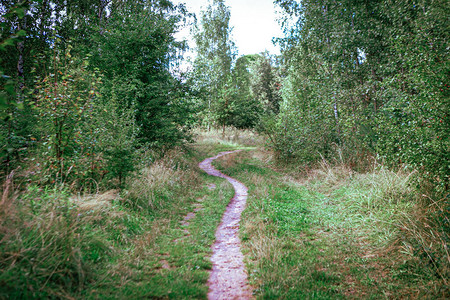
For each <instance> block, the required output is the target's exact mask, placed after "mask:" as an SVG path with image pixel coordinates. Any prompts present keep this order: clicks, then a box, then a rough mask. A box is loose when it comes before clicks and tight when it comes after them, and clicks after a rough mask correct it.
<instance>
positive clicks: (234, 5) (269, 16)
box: [172, 0, 282, 55]
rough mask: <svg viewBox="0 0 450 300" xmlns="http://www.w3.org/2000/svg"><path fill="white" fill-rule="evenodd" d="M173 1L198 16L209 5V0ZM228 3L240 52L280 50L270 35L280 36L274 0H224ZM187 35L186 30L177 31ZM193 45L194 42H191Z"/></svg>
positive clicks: (276, 52) (275, 51)
mask: <svg viewBox="0 0 450 300" xmlns="http://www.w3.org/2000/svg"><path fill="white" fill-rule="evenodd" d="M172 2H173V3H175V4H178V3H185V4H186V7H187V8H188V10H189V11H190V12H193V13H195V14H196V15H197V19H199V17H200V11H201V10H202V8H203V9H205V8H206V7H207V6H208V0H172ZM225 4H226V5H227V6H228V7H230V11H231V20H230V25H231V26H232V27H233V31H232V35H233V40H234V42H235V43H236V46H237V48H238V51H239V55H244V54H255V53H260V52H263V51H264V50H268V51H269V52H270V53H271V54H279V53H280V50H279V48H278V47H277V46H274V45H273V44H272V38H273V37H281V36H282V33H281V29H280V26H279V25H278V23H277V21H276V18H277V14H276V11H275V8H274V5H273V0H225ZM179 35H180V36H185V38H188V37H187V35H188V31H187V30H186V31H183V32H182V33H180V34H179ZM191 46H194V45H191Z"/></svg>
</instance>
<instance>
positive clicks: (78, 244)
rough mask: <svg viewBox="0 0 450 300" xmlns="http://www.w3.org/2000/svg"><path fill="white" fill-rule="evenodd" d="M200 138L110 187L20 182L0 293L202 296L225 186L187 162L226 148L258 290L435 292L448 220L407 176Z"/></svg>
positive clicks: (441, 283)
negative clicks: (90, 189) (276, 157)
mask: <svg viewBox="0 0 450 300" xmlns="http://www.w3.org/2000/svg"><path fill="white" fill-rule="evenodd" d="M201 134H202V135H201V136H199V137H198V142H197V144H196V145H194V146H193V147H191V148H188V149H184V150H180V149H179V150H177V151H173V152H170V153H168V154H167V155H165V157H164V158H162V159H160V160H158V161H156V162H154V163H153V164H152V165H150V166H146V167H143V168H142V169H141V170H140V171H139V172H137V173H136V174H135V176H134V177H132V178H130V181H129V182H128V183H127V188H126V189H124V190H122V191H120V192H119V191H116V190H110V191H105V192H104V193H101V194H99V195H82V196H80V195H74V194H73V193H72V192H73V191H70V190H69V189H68V188H67V187H39V186H35V185H30V186H28V187H27V189H26V191H24V192H22V193H20V194H16V195H15V196H14V197H10V198H9V199H8V201H6V202H5V203H2V206H1V207H0V208H1V209H0V240H1V243H0V298H13V299H42V298H76V299H99V298H101V299H125V298H131V299H142V298H162V299H167V298H173V299H193V298H194V299H205V298H206V295H207V291H208V290H207V289H208V288H207V286H206V282H207V279H208V275H209V274H208V270H209V269H210V268H211V262H210V260H209V257H210V255H211V245H212V243H213V241H214V233H215V230H216V228H217V226H218V224H219V222H220V219H221V216H222V214H223V212H224V210H225V207H226V205H227V204H228V201H229V199H230V198H231V196H232V194H233V190H232V187H231V185H230V184H228V183H227V182H226V181H225V180H222V179H219V178H215V177H211V176H208V175H207V174H206V173H204V172H203V171H201V170H200V169H199V168H198V167H197V164H198V162H200V161H201V160H203V159H204V158H206V157H209V156H212V155H216V154H217V153H218V152H221V151H228V150H235V149H242V150H245V151H242V152H239V153H234V154H230V155H227V156H224V157H222V158H220V159H218V160H216V161H215V164H216V166H218V168H219V169H222V170H223V172H224V173H226V174H227V175H230V176H232V177H236V178H237V179H240V180H241V181H242V182H243V183H245V184H246V185H247V186H248V187H249V198H248V202H247V208H246V210H245V211H244V213H243V219H242V221H241V232H240V234H241V239H242V241H243V245H244V248H243V252H244V254H245V257H246V263H247V268H248V273H249V277H250V282H251V284H252V285H253V286H254V287H255V294H256V296H257V297H258V298H261V299H348V298H354V299H359V298H364V299H379V298H383V297H386V298H446V296H445V295H448V288H447V287H446V285H445V280H446V279H445V278H446V277H447V278H448V276H447V275H448V262H447V260H446V259H448V256H445V251H443V249H445V246H444V245H446V244H445V243H446V242H445V241H446V238H447V239H448V231H447V233H446V230H445V229H443V230H441V231H439V230H437V229H436V228H438V229H439V228H445V227H444V225H439V226H440V227H439V226H437V225H436V224H446V223H445V222H446V220H447V221H448V217H447V216H446V215H445V210H443V209H441V207H443V206H441V204H442V203H445V202H443V201H440V202H436V203H433V204H432V205H428V204H427V205H426V206H424V205H423V203H420V202H419V201H417V197H416V196H415V194H416V193H417V191H415V190H414V189H413V188H412V187H411V186H410V185H409V184H408V176H409V175H410V174H403V173H401V172H399V173H394V172H391V171H388V170H387V169H385V168H383V167H380V166H377V167H376V168H374V169H373V170H372V172H369V173H366V174H357V173H354V172H352V171H351V170H349V169H348V168H346V167H345V166H337V167H330V166H328V165H327V164H323V165H322V167H321V168H318V169H317V170H312V171H310V172H309V173H308V174H306V175H304V176H300V175H299V174H297V173H295V172H292V171H289V170H287V169H276V168H275V167H276V166H275V165H273V160H272V156H271V155H270V153H268V152H264V151H261V150H257V149H256V148H255V147H254V146H255V144H256V143H257V141H258V138H257V137H255V136H254V135H252V134H251V133H246V134H245V135H242V136H240V137H239V136H236V134H235V132H234V131H229V132H227V136H226V138H225V140H223V139H220V138H217V137H215V136H214V135H215V134H217V133H214V132H213V133H211V132H209V133H201ZM211 184H214V185H215V186H216V188H215V189H210V188H208V186H209V185H211ZM438 204H439V205H438ZM424 207H425V208H426V209H428V210H433V211H435V212H438V213H437V214H434V215H433V214H431V213H430V212H429V211H424V209H425V208H424ZM194 211H195V216H193V217H192V218H191V219H190V220H188V221H187V223H182V222H183V221H184V217H185V216H186V215H188V213H190V212H194ZM447 211H448V210H447Z"/></svg>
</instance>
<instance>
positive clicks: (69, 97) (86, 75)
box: [33, 48, 101, 182]
mask: <svg viewBox="0 0 450 300" xmlns="http://www.w3.org/2000/svg"><path fill="white" fill-rule="evenodd" d="M69 49H70V48H69ZM54 60H55V64H54V67H53V68H52V69H50V70H49V73H48V74H47V75H46V76H45V77H44V78H41V79H39V80H38V82H37V85H36V90H37V93H36V95H35V97H34V101H33V108H34V111H35V112H36V114H37V116H38V122H39V127H37V129H38V130H37V131H36V134H37V135H38V136H39V137H40V142H41V143H42V144H41V145H42V147H43V148H44V149H45V150H42V152H41V155H42V156H43V157H42V159H43V163H44V164H45V169H46V171H47V174H46V175H47V176H48V180H53V182H55V181H56V182H64V181H65V180H66V177H67V176H68V175H69V173H70V172H71V171H72V169H73V168H75V169H77V167H80V166H79V165H78V164H77V161H78V160H80V159H82V158H83V156H89V155H91V156H92V155H95V153H90V152H89V150H90V149H91V148H92V145H89V144H86V143H85V142H87V143H90V142H89V141H86V140H87V139H86V138H84V137H83V135H86V134H89V132H82V131H81V127H80V126H81V124H82V123H84V122H87V121H88V120H89V119H91V118H93V117H94V116H93V112H94V108H93V106H94V102H95V100H96V98H97V97H98V96H99V92H98V88H99V87H98V86H99V84H100V80H101V77H100V75H99V74H98V72H91V71H90V70H88V68H87V67H88V63H87V60H84V61H80V60H77V59H75V58H73V57H72V56H71V55H70V50H67V51H66V52H65V53H63V54H59V53H55V57H54ZM74 171H75V170H74Z"/></svg>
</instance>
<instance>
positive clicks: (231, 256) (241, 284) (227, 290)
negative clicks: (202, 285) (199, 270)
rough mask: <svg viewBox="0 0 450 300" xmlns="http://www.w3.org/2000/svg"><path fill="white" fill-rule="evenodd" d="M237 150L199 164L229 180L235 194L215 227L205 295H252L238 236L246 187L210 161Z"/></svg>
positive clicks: (223, 297)
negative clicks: (207, 287) (220, 170)
mask: <svg viewBox="0 0 450 300" xmlns="http://www.w3.org/2000/svg"><path fill="white" fill-rule="evenodd" d="M238 151H240V150H237V151H228V152H221V153H219V154H218V155H216V156H214V157H210V158H207V159H205V160H204V161H202V162H201V163H200V164H199V167H200V168H201V169H202V170H204V171H205V172H206V173H208V174H209V175H212V176H217V177H221V178H225V179H226V180H228V181H229V182H230V183H231V184H232V185H233V187H234V190H235V194H234V197H233V198H232V199H231V200H230V203H229V204H228V206H227V209H226V211H225V213H224V215H223V217H222V221H221V223H220V225H219V227H218V228H217V231H216V241H215V243H214V245H213V246H212V251H213V254H212V257H211V261H212V263H213V267H212V270H211V273H210V276H209V280H208V286H209V292H208V299H214V300H215V299H227V300H228V299H253V296H252V288H251V287H250V286H249V284H248V279H247V278H248V276H247V271H246V270H245V265H244V256H243V255H242V252H241V248H240V247H241V241H240V239H239V236H238V231H239V221H240V220H241V213H242V211H243V210H244V208H245V203H246V201H247V190H248V189H247V187H246V186H245V185H244V184H242V183H241V182H239V181H237V180H236V179H234V178H232V177H229V176H227V175H225V174H222V173H221V172H219V171H218V170H216V169H214V167H213V166H212V165H211V163H212V161H213V160H215V159H217V158H219V157H221V156H224V155H227V154H230V153H234V152H238Z"/></svg>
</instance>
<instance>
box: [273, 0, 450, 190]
mask: <svg viewBox="0 0 450 300" xmlns="http://www.w3.org/2000/svg"><path fill="white" fill-rule="evenodd" d="M276 3H277V4H278V5H279V6H280V7H281V8H282V9H283V10H284V11H285V17H286V22H284V24H286V26H285V28H284V29H285V34H286V37H285V38H284V39H282V40H280V42H281V44H282V46H283V47H284V53H283V56H284V60H285V65H284V68H285V70H286V76H285V79H284V82H283V89H282V97H283V104H282V105H281V112H280V115H279V120H278V122H277V127H276V130H275V131H277V132H278V134H277V135H276V137H275V138H274V144H275V147H276V149H277V151H278V152H279V154H280V156H282V157H292V158H295V159H300V160H301V161H303V162H306V163H308V162H309V163H311V162H315V161H316V160H317V158H318V157H319V156H323V157H325V158H327V157H328V158H329V157H332V156H333V152H334V150H333V149H334V148H336V147H335V145H338V146H339V147H338V148H339V149H342V151H343V159H344V160H345V161H346V162H348V163H350V164H351V165H352V166H354V167H356V166H357V165H358V164H359V163H360V162H361V161H362V160H363V157H365V156H366V155H367V153H369V152H372V153H377V154H381V155H382V156H383V157H384V158H386V159H387V161H388V163H389V164H391V165H397V164H402V163H405V164H407V165H409V166H410V167H412V168H417V169H420V170H421V172H422V174H423V178H430V179H431V178H432V179H431V180H432V181H434V182H435V183H436V187H437V188H438V189H439V190H440V191H445V190H448V185H449V177H448V174H449V165H448V159H449V156H448V153H449V140H450V138H449V136H448V132H449V128H448V126H449V119H448V113H447V111H448V109H449V107H448V105H449V104H448V91H449V89H448V86H447V85H446V78H447V77H448V74H449V71H448V70H449V65H448V61H449V60H448V37H449V36H448V32H449V31H448V30H446V29H447V28H448V24H446V22H445V20H446V19H447V18H446V15H447V13H446V12H447V11H448V9H449V4H448V1H437V2H434V3H433V4H430V3H428V2H427V1H416V2H414V3H412V2H411V1H402V0H400V1H394V2H389V1H384V0H378V1H370V2H354V1H339V2H335V1H320V2H314V1H302V3H301V5H300V3H299V2H298V1H282V0H280V1H276ZM291 18H295V22H292V21H288V19H291ZM289 24H293V25H289Z"/></svg>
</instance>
